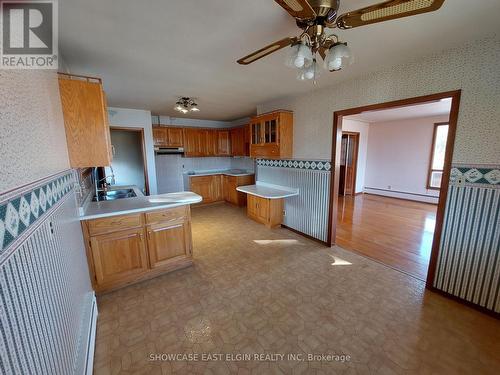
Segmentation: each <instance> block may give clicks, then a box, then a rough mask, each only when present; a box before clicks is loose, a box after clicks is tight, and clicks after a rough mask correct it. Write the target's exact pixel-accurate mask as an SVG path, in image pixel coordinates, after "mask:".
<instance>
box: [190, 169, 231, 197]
mask: <svg viewBox="0 0 500 375" xmlns="http://www.w3.org/2000/svg"><path fill="white" fill-rule="evenodd" d="M189 183H190V190H191V191H192V192H193V193H196V194H198V195H201V196H202V198H203V201H201V202H200V203H198V204H205V203H213V202H218V201H222V200H224V193H223V176H222V175H220V174H217V175H210V176H192V177H190V179H189Z"/></svg>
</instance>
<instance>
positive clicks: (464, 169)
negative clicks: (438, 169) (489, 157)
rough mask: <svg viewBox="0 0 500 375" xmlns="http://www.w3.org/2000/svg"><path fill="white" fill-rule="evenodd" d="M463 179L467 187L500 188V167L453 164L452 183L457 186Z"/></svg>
mask: <svg viewBox="0 0 500 375" xmlns="http://www.w3.org/2000/svg"><path fill="white" fill-rule="evenodd" d="M460 178H463V179H464V184H465V186H476V187H488V188H496V189H499V188H500V165H491V164H483V165H481V164H458V163H457V164H453V165H452V167H451V173H450V183H451V184H455V185H456V184H457V183H458V179H460Z"/></svg>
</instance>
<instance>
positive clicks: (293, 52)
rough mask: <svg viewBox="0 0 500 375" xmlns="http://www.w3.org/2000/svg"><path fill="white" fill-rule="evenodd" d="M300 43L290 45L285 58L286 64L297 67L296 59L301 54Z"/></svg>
mask: <svg viewBox="0 0 500 375" xmlns="http://www.w3.org/2000/svg"><path fill="white" fill-rule="evenodd" d="M299 47H300V43H297V44H293V45H291V46H290V48H289V50H288V53H287V55H286V58H285V65H286V66H288V67H289V68H295V59H296V58H297V55H298V54H299Z"/></svg>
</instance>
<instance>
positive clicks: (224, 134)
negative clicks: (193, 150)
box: [216, 130, 231, 156]
mask: <svg viewBox="0 0 500 375" xmlns="http://www.w3.org/2000/svg"><path fill="white" fill-rule="evenodd" d="M216 132H217V155H218V156H230V155H231V136H230V133H229V130H216Z"/></svg>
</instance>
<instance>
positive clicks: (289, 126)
mask: <svg viewBox="0 0 500 375" xmlns="http://www.w3.org/2000/svg"><path fill="white" fill-rule="evenodd" d="M292 153H293V112H289V111H276V112H271V113H267V114H264V115H260V116H256V117H254V118H252V120H251V122H250V157H253V158H268V159H283V158H291V157H292V156H293V155H292Z"/></svg>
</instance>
